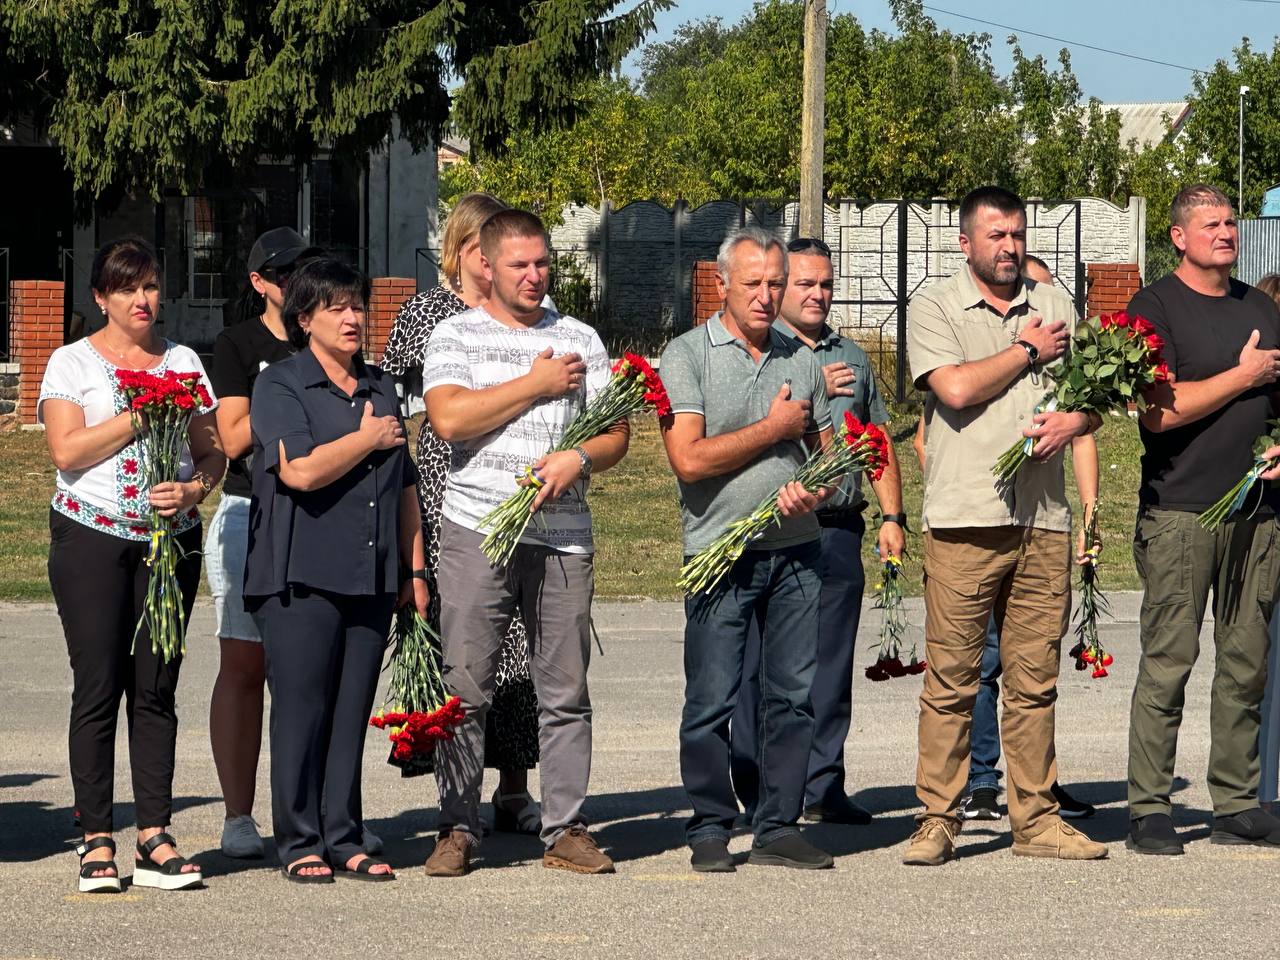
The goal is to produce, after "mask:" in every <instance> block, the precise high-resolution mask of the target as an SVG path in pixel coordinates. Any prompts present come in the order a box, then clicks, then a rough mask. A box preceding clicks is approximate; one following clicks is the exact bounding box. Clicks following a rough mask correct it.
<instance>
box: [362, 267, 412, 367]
mask: <svg viewBox="0 0 1280 960" xmlns="http://www.w3.org/2000/svg"><path fill="white" fill-rule="evenodd" d="M372 287H373V290H372V295H371V296H370V298H369V315H368V316H367V317H366V318H365V351H364V355H365V359H367V360H368V361H369V362H370V363H379V362H380V361H381V360H382V352H383V351H384V350H385V349H386V348H387V337H389V336H390V335H391V325H392V324H393V323H395V319H396V314H397V313H399V312H400V307H401V306H402V305H403V304H404V302H405V301H406V300H408V299H409V298H410V297H412V296H413V295H414V293H415V292H416V289H417V284H416V283H415V282H414V281H413V280H412V279H410V278H408V277H374V279H373V282H372Z"/></svg>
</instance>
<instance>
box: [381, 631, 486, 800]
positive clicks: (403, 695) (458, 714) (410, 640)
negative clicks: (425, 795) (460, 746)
mask: <svg viewBox="0 0 1280 960" xmlns="http://www.w3.org/2000/svg"><path fill="white" fill-rule="evenodd" d="M392 642H393V644H394V646H393V647H392V651H391V662H390V667H391V682H390V684H388V686H387V698H386V700H385V701H383V707H382V709H381V710H379V711H378V712H377V713H376V714H374V715H373V717H372V718H371V719H370V720H369V725H370V726H373V727H377V728H378V729H379V730H387V731H389V733H388V739H389V740H390V741H391V755H390V756H389V757H388V758H387V763H389V764H391V765H392V766H396V767H399V768H400V772H401V774H402V775H403V776H406V777H411V776H415V775H417V774H419V773H425V772H427V770H428V769H429V761H430V757H431V754H432V752H433V751H434V750H435V746H436V744H437V743H439V742H440V741H442V740H452V739H453V737H454V733H455V728H456V727H457V726H458V725H459V724H460V723H462V721H463V720H465V719H466V713H465V711H464V710H463V708H462V701H461V700H459V699H458V698H457V697H450V696H448V695H447V692H446V690H445V686H444V679H443V677H442V676H441V673H440V650H441V649H442V646H441V643H440V637H439V636H438V635H437V634H436V632H435V631H434V630H432V629H431V626H430V625H429V624H428V623H427V621H426V620H424V619H423V618H422V616H421V615H420V614H419V613H418V611H417V610H415V609H414V608H413V607H412V606H405V607H402V608H401V609H400V610H399V611H398V612H397V613H396V619H395V624H394V626H393V629H392Z"/></svg>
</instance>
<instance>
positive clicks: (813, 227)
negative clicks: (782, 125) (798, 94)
mask: <svg viewBox="0 0 1280 960" xmlns="http://www.w3.org/2000/svg"><path fill="white" fill-rule="evenodd" d="M826 99H827V0H805V4H804V108H803V109H804V112H803V114H802V116H801V118H800V236H802V237H816V238H817V239H819V240H821V239H822V232H823V231H822V228H823V216H822V159H823V152H824V141H823V132H824V130H823V127H824V122H825V116H826Z"/></svg>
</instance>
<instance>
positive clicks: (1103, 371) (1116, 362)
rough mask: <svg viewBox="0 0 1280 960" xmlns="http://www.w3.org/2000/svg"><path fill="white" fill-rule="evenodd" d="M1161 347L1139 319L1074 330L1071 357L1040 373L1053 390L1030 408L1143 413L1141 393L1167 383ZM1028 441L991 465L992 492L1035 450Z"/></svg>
mask: <svg viewBox="0 0 1280 960" xmlns="http://www.w3.org/2000/svg"><path fill="white" fill-rule="evenodd" d="M1163 349H1164V341H1162V340H1161V339H1160V337H1159V336H1158V335H1157V334H1156V328H1155V327H1153V326H1152V325H1151V323H1150V322H1149V321H1147V320H1144V319H1143V318H1142V317H1130V316H1129V315H1128V314H1127V313H1124V312H1123V311H1122V312H1120V313H1104V314H1102V315H1101V316H1100V317H1099V318H1098V322H1097V323H1096V324H1095V323H1094V322H1093V321H1092V320H1090V321H1086V322H1084V323H1081V324H1079V325H1078V326H1077V327H1076V332H1075V336H1074V337H1072V340H1071V352H1070V353H1069V354H1068V355H1067V357H1066V359H1064V360H1063V362H1062V363H1061V364H1058V365H1056V366H1054V367H1051V368H1049V369H1047V370H1046V371H1045V373H1046V375H1047V376H1048V377H1049V378H1050V379H1051V380H1053V381H1054V384H1055V386H1054V388H1053V389H1052V390H1050V391H1049V392H1048V393H1047V394H1045V396H1044V399H1043V400H1041V401H1040V402H1039V403H1038V404H1036V410H1035V412H1036V413H1052V412H1054V411H1055V410H1056V411H1059V412H1062V413H1098V414H1102V413H1106V412H1108V411H1111V410H1125V409H1126V408H1127V406H1128V404H1129V403H1130V402H1132V403H1134V404H1136V405H1137V407H1138V410H1139V411H1141V410H1145V409H1146V402H1145V400H1144V399H1143V393H1144V391H1146V390H1147V388H1148V387H1151V386H1153V385H1154V384H1157V383H1164V382H1166V381H1167V380H1168V379H1169V367H1168V365H1167V364H1166V363H1165V362H1164V358H1163V357H1162V356H1161V355H1160V352H1161V351H1162V350H1163ZM1035 445H1036V441H1035V438H1033V437H1026V438H1024V439H1022V440H1019V441H1018V442H1017V443H1015V444H1014V445H1013V446H1011V447H1010V448H1009V449H1008V450H1006V451H1005V452H1004V453H1003V454H1001V455H1000V458H999V459H998V460H997V461H996V465H995V467H993V468H992V471H991V472H992V473H993V474H995V477H996V485H997V486H998V487H1002V488H1004V487H1008V486H1010V485H1011V484H1012V483H1013V481H1014V478H1015V477H1016V476H1017V473H1018V470H1019V469H1021V467H1022V465H1023V464H1024V463H1026V462H1027V461H1028V460H1030V459H1031V451H1032V450H1033V449H1035Z"/></svg>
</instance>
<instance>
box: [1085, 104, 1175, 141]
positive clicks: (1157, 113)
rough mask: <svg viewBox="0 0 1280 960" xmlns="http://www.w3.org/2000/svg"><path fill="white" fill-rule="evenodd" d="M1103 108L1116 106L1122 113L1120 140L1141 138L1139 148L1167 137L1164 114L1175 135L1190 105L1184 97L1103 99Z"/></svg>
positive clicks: (1105, 109)
mask: <svg viewBox="0 0 1280 960" xmlns="http://www.w3.org/2000/svg"><path fill="white" fill-rule="evenodd" d="M1102 109H1103V110H1104V111H1108V110H1115V111H1116V112H1118V113H1119V114H1120V144H1121V146H1124V145H1127V144H1128V143H1129V141H1130V140H1137V141H1138V148H1139V149H1142V148H1144V147H1150V146H1153V145H1154V144H1157V143H1159V142H1160V141H1161V140H1163V139H1164V138H1165V135H1166V129H1165V117H1166V116H1167V117H1168V119H1169V122H1170V123H1172V124H1173V131H1172V133H1173V135H1174V136H1177V135H1178V131H1180V130H1181V129H1182V125H1183V124H1184V123H1185V122H1186V120H1187V116H1188V114H1190V112H1191V110H1190V105H1189V104H1187V103H1186V102H1182V101H1171V102H1167V103H1104V104H1103V105H1102Z"/></svg>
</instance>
